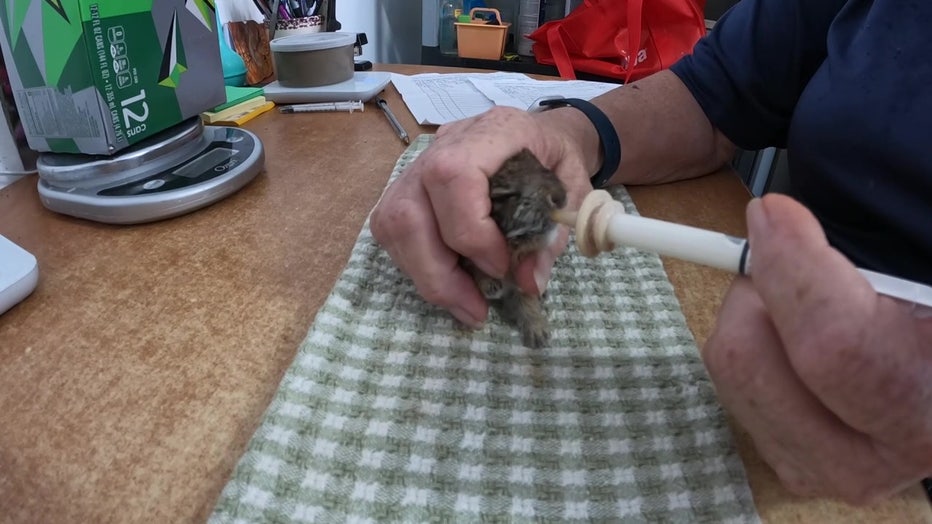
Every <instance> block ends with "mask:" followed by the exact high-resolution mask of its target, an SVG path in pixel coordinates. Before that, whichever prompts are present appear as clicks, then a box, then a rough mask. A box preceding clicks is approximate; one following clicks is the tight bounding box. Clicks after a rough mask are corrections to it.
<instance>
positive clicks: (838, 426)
mask: <svg viewBox="0 0 932 524" xmlns="http://www.w3.org/2000/svg"><path fill="white" fill-rule="evenodd" d="M747 219H748V228H749V232H750V235H749V238H750V242H751V246H752V251H753V257H754V258H753V270H752V274H753V276H752V277H751V278H744V277H741V278H738V279H736V281H735V282H734V284H733V285H732V287H731V289H730V290H729V292H728V294H727V296H726V298H725V301H724V303H723V305H722V309H721V311H720V314H719V319H718V323H717V325H716V328H715V330H714V332H713V334H712V335H711V336H710V338H709V340H708V342H707V344H706V345H705V347H704V348H703V351H702V354H703V359H704V361H705V364H706V367H707V368H708V370H709V374H710V376H711V378H712V381H713V382H714V384H715V386H716V389H717V392H718V395H719V398H720V400H721V402H722V404H723V405H724V406H725V408H726V409H727V410H729V411H730V413H731V414H732V415H733V416H734V417H735V419H736V421H737V422H738V423H739V424H740V425H741V426H742V427H743V428H744V429H746V430H747V431H748V433H749V434H750V436H751V437H752V439H753V441H754V443H755V446H756V447H757V450H758V452H759V454H760V456H761V457H762V458H763V459H764V461H766V462H767V463H768V464H769V465H770V466H771V467H772V468H773V469H774V471H775V472H776V474H777V476H778V477H779V478H780V480H781V482H782V483H783V484H784V485H785V486H786V487H787V488H788V489H789V490H790V491H792V492H794V493H797V494H801V495H818V496H828V497H834V498H840V499H842V500H845V501H847V502H849V503H855V504H861V503H868V502H870V501H872V500H874V499H876V498H880V497H884V496H888V495H891V494H893V493H895V492H897V491H900V490H902V489H904V488H905V487H907V486H910V485H914V484H917V483H919V482H920V480H921V479H922V478H924V477H926V476H928V475H929V474H932V318H924V319H922V318H917V317H916V316H914V314H913V310H912V307H911V306H909V305H906V304H904V303H902V302H899V301H897V300H895V299H892V298H889V297H886V296H882V295H878V294H877V293H876V292H875V291H874V290H873V288H872V287H871V286H870V285H869V284H868V282H867V281H866V280H865V279H864V278H863V277H862V276H861V275H860V273H859V272H857V271H856V269H855V267H854V266H853V265H852V264H851V263H850V262H849V261H848V260H847V259H846V258H845V257H844V256H843V255H841V254H840V253H839V252H838V251H836V250H834V249H833V248H831V247H830V246H829V245H828V243H827V242H826V239H825V236H824V234H823V232H822V229H821V227H820V226H819V224H818V222H817V221H816V219H815V218H814V217H813V216H812V215H811V214H810V213H809V212H808V211H807V210H806V209H804V208H803V207H802V206H801V205H799V204H797V203H796V202H794V201H792V200H791V199H789V198H788V197H783V196H778V195H768V196H765V197H764V198H762V199H759V200H755V201H754V202H752V203H751V204H750V205H749V206H748V211H747Z"/></svg>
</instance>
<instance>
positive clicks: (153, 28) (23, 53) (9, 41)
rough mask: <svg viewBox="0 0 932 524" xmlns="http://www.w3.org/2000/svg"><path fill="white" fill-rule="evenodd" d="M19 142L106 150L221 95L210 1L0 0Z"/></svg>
mask: <svg viewBox="0 0 932 524" xmlns="http://www.w3.org/2000/svg"><path fill="white" fill-rule="evenodd" d="M0 8H2V11H0V33H2V35H0V36H2V39H0V47H2V49H3V59H4V62H5V64H6V67H7V71H8V74H9V76H10V82H11V84H12V87H13V94H14V99H15V101H16V107H17V110H18V111H19V113H20V117H21V118H22V121H23V126H24V128H25V130H26V137H27V139H28V141H29V147H30V148H31V149H34V150H36V151H54V152H61V153H87V154H104V155H109V154H113V153H115V152H118V151H119V150H121V149H124V148H126V147H127V146H129V145H132V144H135V143H136V142H139V141H140V140H142V139H144V138H146V137H149V136H151V135H153V134H155V133H158V132H159V131H162V130H164V129H167V128H169V127H171V126H173V125H175V124H178V123H180V122H182V121H184V120H186V119H188V118H191V117H196V116H198V115H199V114H200V113H201V112H202V111H205V110H207V109H210V108H212V107H214V106H216V105H218V104H221V103H223V102H224V100H226V95H225V91H224V84H223V69H222V66H221V63H220V47H219V42H218V39H217V34H216V33H215V32H214V30H215V27H214V26H215V20H216V17H215V15H214V8H213V0H0Z"/></svg>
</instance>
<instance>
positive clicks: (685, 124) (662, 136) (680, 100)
mask: <svg viewBox="0 0 932 524" xmlns="http://www.w3.org/2000/svg"><path fill="white" fill-rule="evenodd" d="M592 102H593V103H594V104H595V105H596V106H598V107H599V108H600V109H601V110H602V111H604V112H605V114H606V115H607V116H608V117H609V119H610V120H611V121H612V124H613V125H614V127H615V130H616V131H617V132H618V137H619V139H620V141H621V164H620V166H619V168H618V171H616V172H615V175H614V176H613V177H612V180H611V183H612V184H618V183H624V184H651V183H660V182H668V181H672V180H679V179H684V178H691V177H696V176H700V175H704V174H708V173H710V172H712V171H715V170H716V169H718V168H719V167H721V166H722V165H723V164H724V163H726V162H728V161H729V160H730V158H731V155H732V154H733V152H734V145H732V143H731V142H730V141H729V140H728V139H727V138H726V137H725V136H724V135H722V133H720V132H719V131H717V130H716V129H715V128H714V127H713V126H712V124H711V123H710V122H709V120H708V118H707V117H706V116H705V113H704V112H703V111H702V109H701V108H700V106H699V104H698V103H697V102H696V100H695V99H694V98H693V96H692V94H690V92H689V90H687V89H686V86H685V85H683V83H682V82H681V81H680V79H679V78H677V76H676V75H675V74H673V73H672V72H670V71H661V72H659V73H656V74H654V75H651V76H649V77H647V78H644V79H642V80H640V81H638V82H634V83H631V84H629V85H627V86H625V87H622V88H620V89H615V90H613V91H611V92H609V93H606V94H605V95H602V96H600V97H597V98H594V99H592ZM541 117H542V118H544V119H545V121H544V125H550V126H558V128H559V129H562V130H564V135H565V139H566V141H567V146H568V147H570V148H574V149H576V150H577V151H579V152H580V153H581V154H582V156H583V159H584V161H585V163H586V167H587V169H588V170H589V173H590V174H591V173H595V172H596V171H597V170H598V169H599V167H600V166H601V165H602V156H601V152H600V150H599V149H600V146H599V138H598V135H597V133H596V131H595V128H594V127H593V126H592V124H591V123H590V122H589V120H588V119H587V118H586V116H585V115H584V114H583V113H582V112H580V111H579V110H577V109H574V108H560V109H554V110H552V111H546V112H544V113H541Z"/></svg>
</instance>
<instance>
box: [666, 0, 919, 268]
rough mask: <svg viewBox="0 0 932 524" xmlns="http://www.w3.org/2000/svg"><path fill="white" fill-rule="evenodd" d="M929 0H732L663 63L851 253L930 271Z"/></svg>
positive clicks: (867, 263) (879, 264)
mask: <svg viewBox="0 0 932 524" xmlns="http://www.w3.org/2000/svg"><path fill="white" fill-rule="evenodd" d="M930 56H932V2H927V1H925V0H875V1H870V0H847V1H842V0H742V1H741V2H740V3H738V4H737V5H736V6H735V7H733V8H732V9H731V10H730V11H728V12H727V13H726V14H725V15H724V16H723V17H722V18H721V19H720V20H719V22H718V24H716V26H715V28H714V29H713V30H712V31H711V32H710V34H709V35H708V36H707V37H706V38H704V39H703V40H702V41H700V42H699V43H698V44H697V45H696V47H695V49H694V51H693V54H692V55H690V56H687V57H684V58H683V59H681V60H680V61H679V62H677V63H676V64H674V65H673V66H672V68H671V69H672V71H673V72H674V73H675V74H676V75H677V76H678V77H679V78H680V79H682V80H683V82H684V83H685V84H686V86H687V87H688V88H689V90H690V91H691V92H692V94H693V95H694V96H695V97H696V99H697V100H698V102H699V104H700V106H701V107H702V108H703V110H704V111H705V113H706V115H707V116H708V117H709V119H710V120H711V122H712V124H713V125H715V126H716V127H717V128H718V129H719V130H720V131H721V132H722V133H724V134H725V136H727V137H728V138H729V139H730V140H731V141H732V142H734V143H735V145H737V146H738V147H741V148H743V149H749V150H754V149H760V148H764V147H768V146H776V147H781V148H786V150H787V158H788V161H789V168H790V188H791V190H790V194H791V195H792V196H793V197H795V198H797V199H798V200H800V201H801V202H802V203H803V204H805V205H806V206H807V207H808V208H809V209H810V210H811V211H812V212H813V213H814V214H815V215H816V216H817V217H818V218H819V220H820V222H821V224H822V226H823V227H824V228H825V232H826V234H827V236H828V239H829V241H830V242H831V243H832V245H834V246H835V247H836V248H838V249H839V250H840V251H842V252H843V253H844V254H845V255H846V256H847V257H848V258H849V259H851V260H852V261H853V262H854V263H855V264H856V265H858V266H860V267H864V268H867V269H873V270H875V271H882V272H886V273H890V274H893V275H898V276H900V277H903V278H909V279H913V280H917V281H921V282H925V283H929V284H932V58H930Z"/></svg>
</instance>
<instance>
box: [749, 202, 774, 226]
mask: <svg viewBox="0 0 932 524" xmlns="http://www.w3.org/2000/svg"><path fill="white" fill-rule="evenodd" d="M747 221H748V230H750V231H751V232H763V231H765V230H767V229H769V228H770V217H768V216H767V210H766V209H764V203H763V201H761V199H760V198H754V199H752V200H751V201H750V202H749V203H748V208H747Z"/></svg>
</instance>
